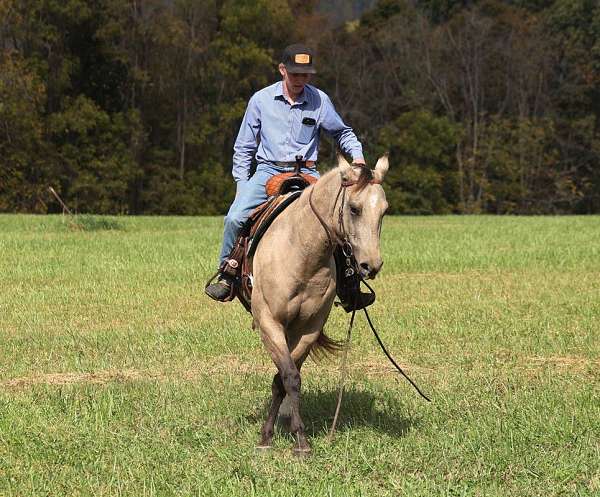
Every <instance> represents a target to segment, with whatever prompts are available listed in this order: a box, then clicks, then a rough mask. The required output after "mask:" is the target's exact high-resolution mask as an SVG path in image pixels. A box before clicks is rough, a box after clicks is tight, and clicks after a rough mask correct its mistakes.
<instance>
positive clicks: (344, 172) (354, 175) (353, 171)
mask: <svg viewBox="0 0 600 497" xmlns="http://www.w3.org/2000/svg"><path fill="white" fill-rule="evenodd" d="M337 158H338V169H339V170H340V175H341V176H342V181H344V182H346V181H357V180H358V177H359V176H360V167H355V166H352V165H351V164H350V163H349V162H348V161H347V160H346V158H345V157H344V156H343V155H342V154H341V153H338V156H337Z"/></svg>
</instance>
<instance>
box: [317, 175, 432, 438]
mask: <svg viewBox="0 0 600 497" xmlns="http://www.w3.org/2000/svg"><path fill="white" fill-rule="evenodd" d="M360 167H366V166H360ZM357 183H358V181H356V180H351V181H342V183H341V184H340V188H339V190H338V192H337V195H336V197H335V202H334V203H333V209H332V210H335V206H336V205H337V203H338V201H339V199H340V196H341V202H340V207H339V211H338V225H339V232H340V233H341V235H342V238H340V237H339V236H338V235H337V234H336V233H334V232H333V230H332V229H331V228H330V227H329V226H327V223H326V222H325V220H324V219H323V217H322V216H321V214H319V211H317V209H316V208H315V206H314V204H313V201H312V194H313V191H314V189H315V186H314V185H313V186H312V188H311V190H310V193H309V194H308V203H309V205H310V208H311V210H312V211H313V213H314V215H315V216H316V218H317V219H318V220H319V222H320V223H321V226H323V229H324V230H325V233H326V234H327V239H328V241H329V245H330V246H331V248H332V250H333V249H335V246H336V244H338V245H340V246H341V247H342V252H343V253H344V256H345V257H346V266H347V268H346V270H345V272H346V276H352V275H353V274H356V275H357V276H358V277H359V279H360V282H361V283H364V284H365V286H366V287H367V288H368V289H369V291H370V292H371V293H373V294H375V291H374V290H373V288H371V286H370V285H369V284H368V283H367V282H366V281H365V280H364V278H363V277H362V275H361V273H360V270H359V268H358V263H357V261H356V258H355V257H354V249H353V247H352V244H351V243H350V239H349V238H348V234H347V232H346V227H345V226H344V206H345V204H346V190H347V188H348V187H350V186H354V185H356V184H357ZM368 184H381V181H380V180H377V179H371V180H369V182H368ZM334 240H335V243H334ZM363 311H364V312H365V316H366V318H367V322H368V323H369V327H370V328H371V331H372V332H373V334H374V335H375V338H376V339H377V342H378V344H379V346H380V347H381V350H382V351H383V353H384V354H385V355H386V357H387V358H388V360H389V361H390V362H391V363H392V365H393V366H394V367H395V368H396V370H397V371H398V372H399V373H400V374H401V375H402V376H403V377H404V378H405V379H406V380H407V381H408V382H409V383H410V384H411V385H412V386H413V387H414V389H415V390H416V391H417V392H418V393H419V395H420V396H421V397H423V398H424V399H425V400H426V401H427V402H431V399H429V397H427V396H426V395H425V394H424V393H423V392H422V391H421V389H420V388H419V387H418V386H417V384H416V383H415V382H414V381H413V380H412V379H411V378H410V377H409V376H408V375H407V374H406V373H405V372H404V371H403V370H402V368H401V367H400V366H399V365H398V364H397V362H396V361H395V360H394V358H393V357H392V356H391V354H390V353H389V352H388V351H387V349H386V348H385V345H384V344H383V341H382V340H381V338H380V336H379V334H378V333H377V330H376V329H375V327H374V326H373V322H372V321H371V318H370V316H369V313H368V311H367V308H366V307H365V308H363ZM355 314H356V310H353V311H352V316H351V317H350V325H349V328H348V333H347V338H346V344H345V348H344V350H345V351H347V349H348V347H349V345H350V338H351V332H352V327H353V325H354V316H355ZM345 362H346V352H345V354H344V359H343V361H342V364H343V365H342V369H345ZM344 376H345V374H342V379H343V377H344ZM342 393H343V383H342V384H341V385H340V392H339V395H338V402H337V406H336V411H335V415H334V419H333V423H332V425H331V429H330V432H329V437H330V438H331V437H332V436H333V433H334V431H335V427H336V424H337V418H338V414H339V410H340V406H341V401H342Z"/></svg>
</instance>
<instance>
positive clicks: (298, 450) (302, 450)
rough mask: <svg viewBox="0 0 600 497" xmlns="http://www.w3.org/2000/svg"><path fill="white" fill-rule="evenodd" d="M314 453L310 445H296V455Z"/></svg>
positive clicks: (305, 455) (301, 455) (306, 455)
mask: <svg viewBox="0 0 600 497" xmlns="http://www.w3.org/2000/svg"><path fill="white" fill-rule="evenodd" d="M311 453H312V449H311V448H310V447H298V446H296V447H294V455H295V456H296V457H308V456H310V455H311Z"/></svg>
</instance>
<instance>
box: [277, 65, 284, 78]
mask: <svg viewBox="0 0 600 497" xmlns="http://www.w3.org/2000/svg"><path fill="white" fill-rule="evenodd" d="M277 69H279V74H281V76H285V66H284V65H283V64H282V63H280V64H279V65H278V66H277Z"/></svg>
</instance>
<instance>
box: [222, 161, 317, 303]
mask: <svg viewBox="0 0 600 497" xmlns="http://www.w3.org/2000/svg"><path fill="white" fill-rule="evenodd" d="M303 163H304V162H303V161H302V157H298V156H297V157H296V170H295V171H294V172H290V173H280V174H276V175H275V176H273V177H272V178H270V179H269V181H267V184H266V185H265V189H266V192H267V195H268V196H269V198H268V200H267V201H266V202H265V203H263V204H261V205H259V206H258V207H257V208H256V209H255V210H254V211H252V213H251V214H250V217H249V218H248V220H247V221H246V222H245V223H244V224H243V225H242V228H241V229H240V233H239V234H238V238H237V240H236V242H235V244H234V246H233V250H232V251H231V253H230V254H229V257H228V258H227V260H226V261H225V263H224V264H223V266H222V267H221V269H220V272H221V273H223V274H224V275H226V276H228V277H229V278H230V279H231V280H232V281H233V285H232V289H231V294H230V295H229V297H228V298H227V300H233V299H234V298H236V297H237V298H238V299H239V301H240V302H241V303H242V305H243V306H244V307H245V308H246V310H247V311H248V312H251V299H252V257H253V256H254V254H255V253H256V249H257V247H258V243H259V242H260V240H261V239H262V237H263V236H264V234H265V233H266V232H267V230H268V229H269V227H270V226H271V224H272V223H273V221H274V220H275V219H276V218H277V216H279V214H281V213H282V212H283V211H284V210H285V209H286V208H287V207H288V206H289V205H291V204H292V203H293V202H294V201H295V200H297V199H298V197H300V195H301V194H302V191H303V190H304V189H305V188H306V187H307V186H309V185H311V184H313V183H315V182H316V181H317V179H316V178H314V177H313V176H310V175H308V174H303V173H300V168H301V167H302V165H303Z"/></svg>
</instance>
